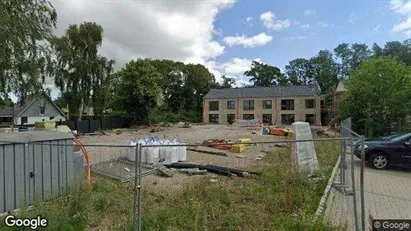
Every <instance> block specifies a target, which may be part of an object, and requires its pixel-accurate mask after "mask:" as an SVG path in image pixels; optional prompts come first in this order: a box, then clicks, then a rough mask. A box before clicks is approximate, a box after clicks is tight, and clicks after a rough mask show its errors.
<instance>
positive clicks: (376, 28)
mask: <svg viewBox="0 0 411 231" xmlns="http://www.w3.org/2000/svg"><path fill="white" fill-rule="evenodd" d="M380 27H381V25H378V26H376V27H374V29H373V30H372V31H377V30H379V29H380Z"/></svg>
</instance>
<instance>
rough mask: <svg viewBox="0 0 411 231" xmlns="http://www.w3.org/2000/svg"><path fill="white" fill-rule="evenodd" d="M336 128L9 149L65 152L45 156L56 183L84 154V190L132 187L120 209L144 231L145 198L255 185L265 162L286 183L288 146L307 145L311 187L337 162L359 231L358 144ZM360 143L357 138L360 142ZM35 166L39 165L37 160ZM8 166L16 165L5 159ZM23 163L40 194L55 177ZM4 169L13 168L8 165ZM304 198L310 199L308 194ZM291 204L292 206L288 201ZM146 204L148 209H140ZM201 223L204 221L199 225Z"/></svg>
mask: <svg viewBox="0 0 411 231" xmlns="http://www.w3.org/2000/svg"><path fill="white" fill-rule="evenodd" d="M345 126H347V127H345ZM341 128H342V130H341V134H342V135H343V137H336V138H322V137H314V138H311V139H299V140H293V139H291V138H290V137H284V138H281V139H277V140H273V141H263V142H253V141H251V140H240V141H236V142H234V143H233V142H231V143H214V144H211V143H197V144H186V143H184V142H182V141H180V140H178V138H176V139H173V140H169V139H165V138H162V139H159V138H157V137H149V138H146V139H138V140H132V141H131V142H130V143H128V144H124V145H104V144H81V143H78V142H77V143H70V142H45V141H44V142H41V143H39V142H32V141H30V142H29V141H27V142H13V143H19V144H22V145H30V146H32V147H33V148H34V149H36V150H44V148H45V147H46V148H47V149H48V150H54V149H56V150H60V149H62V150H63V149H64V150H68V151H65V152H58V151H56V152H54V151H53V152H49V154H48V156H49V158H48V159H47V160H48V161H49V162H51V163H53V161H59V163H60V164H57V165H53V166H56V174H57V175H56V176H57V177H59V176H60V175H58V173H59V172H63V173H64V171H63V170H60V168H63V167H64V169H71V170H72V171H73V173H75V172H77V173H79V172H80V173H81V174H83V172H82V171H79V170H78V169H77V168H76V167H75V166H76V165H74V164H73V160H71V159H70V158H63V156H66V155H68V154H67V153H69V154H70V153H83V155H84V156H85V158H84V162H83V164H84V168H85V174H86V176H87V182H88V184H91V185H93V184H96V180H97V179H103V178H104V179H106V178H107V179H111V180H113V181H115V182H121V184H131V185H132V188H133V190H131V191H129V194H127V195H128V196H127V197H125V198H124V200H125V201H127V202H126V203H124V204H125V205H126V206H129V207H128V208H127V209H126V211H129V213H128V216H127V217H129V219H130V220H131V221H132V227H133V229H134V230H149V229H148V228H147V227H149V226H150V225H153V224H152V223H150V218H149V215H150V214H152V213H154V212H153V211H154V208H152V207H150V206H151V204H152V203H153V198H151V197H150V195H154V197H156V198H158V197H163V196H164V195H169V194H171V193H172V192H173V191H176V192H181V190H183V189H184V188H185V186H184V182H185V183H187V182H192V180H193V179H197V180H199V179H200V178H201V177H203V178H204V179H205V182H207V183H209V184H214V183H216V182H218V181H225V179H230V178H232V177H235V178H236V179H241V178H245V179H244V180H246V179H247V180H248V179H250V180H251V179H255V178H258V177H260V176H261V174H264V171H265V169H266V168H267V163H268V160H275V161H274V162H270V163H271V164H272V163H275V164H276V165H278V168H280V169H283V170H284V173H281V174H283V175H281V176H280V177H285V178H287V177H289V176H290V174H287V172H288V171H289V170H290V169H292V166H293V164H292V163H291V162H292V161H291V162H290V159H289V158H288V157H291V158H292V156H293V155H292V153H291V150H292V149H291V146H293V145H298V144H303V143H307V142H312V143H313V147H315V149H316V153H317V158H318V162H320V168H319V170H318V171H319V172H318V174H315V175H316V178H313V179H312V181H313V182H317V181H320V182H322V181H324V180H327V181H328V179H327V178H325V179H324V178H323V177H329V176H326V175H324V174H326V172H329V171H328V170H329V169H330V168H331V169H332V168H333V167H334V165H335V160H336V158H335V159H333V158H330V156H335V157H337V156H338V155H339V158H340V160H339V165H338V166H339V168H338V169H339V174H337V176H336V178H335V179H339V180H337V181H336V182H337V184H336V185H335V187H336V188H339V189H340V190H341V192H342V194H343V195H344V196H346V197H349V196H350V195H351V197H352V198H353V199H352V200H351V201H349V200H347V201H346V203H347V205H349V206H348V207H349V208H352V218H351V219H352V221H354V223H355V224H354V226H355V227H358V229H357V228H356V229H355V230H360V229H359V228H360V227H362V225H363V224H364V218H363V217H364V216H363V214H364V213H363V205H362V204H363V202H361V201H364V200H363V197H364V194H363V193H362V194H361V192H362V190H363V187H361V184H357V183H351V182H357V181H358V180H357V178H359V176H362V177H363V175H361V172H358V170H357V169H356V168H355V166H356V163H354V162H353V161H352V159H351V158H352V155H351V153H352V152H349V150H350V149H352V148H353V147H354V145H355V143H356V142H358V139H357V140H355V139H354V135H356V134H355V133H353V132H351V133H348V131H350V130H349V129H348V128H349V124H348V125H347V124H345V125H344V124H342V126H341ZM343 128H344V129H345V130H344V129H343ZM350 134H351V135H350ZM352 134H354V135H352ZM359 137H360V138H361V136H359ZM9 143H10V142H9ZM42 148H43V149H42ZM59 148H60V149H59ZM279 153H283V154H284V153H285V155H280V154H279ZM0 154H1V152H0ZM38 156H41V154H38ZM284 156H285V157H284ZM0 157H1V156H0ZM3 158H6V157H3ZM7 158H8V157H7ZM39 158H40V157H39ZM0 159H1V158H0ZM39 160H41V158H40V159H39ZM10 161H16V160H13V159H10ZM28 161H29V162H27V163H26V162H24V161H23V162H22V163H23V164H24V165H25V166H27V168H28V171H27V172H24V173H23V175H24V177H26V178H27V179H30V177H32V176H31V175H32V174H33V173H35V175H36V176H37V177H38V178H35V179H36V180H35V181H33V184H32V185H31V186H30V187H33V188H37V187H42V188H44V185H45V184H44V182H48V181H49V177H50V178H52V179H54V175H50V174H48V173H49V172H50V171H54V170H49V169H46V170H45V168H44V166H43V165H37V164H33V163H32V162H30V160H28ZM2 163H3V164H5V162H2ZM9 163H10V165H13V163H12V162H9ZM353 166H354V167H353ZM6 169H7V168H6ZM360 169H361V168H360ZM71 170H70V171H71ZM52 173H54V172H52ZM12 174H13V173H12V172H8V171H0V179H1V178H3V177H4V178H5V179H6V178H7V179H8V177H9V176H12ZM101 176H103V177H101ZM24 177H23V178H24ZM227 177H230V178H227ZM23 178H22V179H23ZM290 179H291V178H290ZM360 179H361V178H360ZM286 180H289V179H286ZM8 182H9V181H8ZM10 182H11V181H10ZM57 182H59V181H57ZM102 182H105V181H102ZM310 182H311V181H310ZM273 183H274V182H273ZM300 183H301V185H305V184H306V183H305V182H300ZM359 183H361V182H359ZM18 184H19V183H18V182H17V181H15V182H13V183H10V186H12V185H18ZM64 184H66V185H67V187H70V186H71V182H69V181H64ZM286 185H287V184H286ZM15 187H16V186H15ZM47 187H48V186H47ZM50 187H52V186H50ZM57 187H59V184H57ZM153 189H154V190H153ZM11 190H14V191H16V188H13V187H11ZM144 190H147V191H148V190H150V193H148V192H146V193H144ZM151 190H153V191H151ZM3 192H4V193H5V192H6V189H5V188H4V190H3V191H2V193H3ZM66 192H67V191H64V193H63V194H61V195H65V193H66ZM164 193H165V194H164ZM306 193H309V191H307V192H306ZM326 196H327V195H325V197H324V198H326ZM0 197H1V196H0ZM45 199H47V198H45ZM290 200H291V201H292V199H290ZM155 201H156V203H157V206H160V207H161V206H164V208H166V207H169V206H170V204H168V202H167V200H165V201H164V202H158V201H157V199H156V200H155ZM145 202H147V203H146V204H145ZM281 203H282V202H281ZM290 203H292V202H290ZM361 203H362V204H361ZM284 206H289V205H288V202H286V204H285V205H284ZM350 206H351V207H350ZM15 207H16V206H15ZM291 207H292V206H291ZM291 207H290V208H291ZM321 207H323V206H321ZM16 208H17V207H16ZM10 210H11V209H10V208H5V211H10ZM321 212H322V211H321V209H317V212H316V215H320V216H321V215H322V214H321ZM314 215H315V214H313V216H314ZM168 216H176V217H171V218H169V219H171V220H178V219H180V218H179V217H177V216H178V215H177V213H176V214H175V215H172V214H171V215H170V214H169V215H168ZM204 219H205V218H204ZM202 222H206V221H205V220H204V221H202ZM203 225H206V224H203Z"/></svg>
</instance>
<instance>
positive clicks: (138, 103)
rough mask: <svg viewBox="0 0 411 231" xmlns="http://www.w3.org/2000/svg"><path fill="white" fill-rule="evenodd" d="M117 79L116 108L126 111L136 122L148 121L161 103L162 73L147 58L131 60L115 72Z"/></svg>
mask: <svg viewBox="0 0 411 231" xmlns="http://www.w3.org/2000/svg"><path fill="white" fill-rule="evenodd" d="M113 75H114V78H115V79H116V81H115V82H116V83H115V91H116V93H117V94H116V99H115V103H114V105H115V106H116V107H115V108H114V109H117V110H120V111H124V112H126V113H127V114H128V115H129V116H131V117H132V118H133V119H134V122H142V121H147V119H148V118H149V116H150V113H151V111H152V110H153V109H154V108H155V107H157V106H159V105H161V102H162V93H161V87H160V86H159V80H160V79H161V74H160V73H159V72H157V70H156V68H155V67H154V66H153V65H152V64H151V63H150V60H147V59H137V60H136V61H130V62H129V63H127V64H126V66H125V67H124V68H122V69H121V70H120V71H118V72H116V73H114V74H113Z"/></svg>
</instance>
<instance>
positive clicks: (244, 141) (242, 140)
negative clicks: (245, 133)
mask: <svg viewBox="0 0 411 231" xmlns="http://www.w3.org/2000/svg"><path fill="white" fill-rule="evenodd" d="M235 142H236V143H242V144H244V143H251V142H252V141H251V139H238V140H236V141H235Z"/></svg>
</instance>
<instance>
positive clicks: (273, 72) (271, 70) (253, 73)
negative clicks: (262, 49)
mask: <svg viewBox="0 0 411 231" xmlns="http://www.w3.org/2000/svg"><path fill="white" fill-rule="evenodd" d="M244 75H245V76H248V77H251V79H250V82H253V83H254V86H255V87H269V86H273V85H287V84H288V81H287V79H286V78H285V76H284V75H283V74H282V73H281V71H280V69H279V68H278V67H275V66H270V65H268V64H264V63H259V62H257V61H253V62H252V63H251V68H250V70H248V71H246V72H244Z"/></svg>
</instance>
